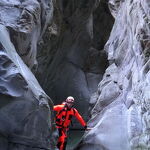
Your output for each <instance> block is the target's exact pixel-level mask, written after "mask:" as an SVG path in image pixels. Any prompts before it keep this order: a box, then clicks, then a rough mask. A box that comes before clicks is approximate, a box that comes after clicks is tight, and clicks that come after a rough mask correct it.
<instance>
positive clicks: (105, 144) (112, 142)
mask: <svg viewBox="0 0 150 150" xmlns="http://www.w3.org/2000/svg"><path fill="white" fill-rule="evenodd" d="M109 8H110V11H111V13H112V15H113V16H114V17H115V24H114V26H113V29H112V32H111V35H110V38H109V40H108V41H107V43H106V45H105V50H106V51H107V52H108V60H109V63H110V65H109V67H108V68H107V69H106V72H105V74H104V76H103V79H102V81H101V82H100V83H99V87H98V90H97V92H96V93H97V96H95V97H98V98H97V102H96V105H95V106H94V108H93V110H92V114H91V116H92V118H91V119H90V121H89V123H88V125H89V126H90V127H93V129H92V130H91V131H89V132H87V133H86V134H85V135H84V137H83V139H82V141H81V143H80V144H79V145H78V146H77V148H76V149H78V150H80V149H81V150H87V149H88V147H92V149H93V150H96V149H98V148H97V145H98V144H99V150H101V149H102V150H103V149H104V150H105V149H106V150H130V149H131V150H148V149H150V139H149V135H150V130H149V129H150V124H149V123H148V122H149V118H150V116H149V115H148V114H150V109H149V102H150V92H149V91H150V86H149V85H150V67H149V64H150V59H149V57H150V55H149V51H150V36H149V35H150V26H149V23H150V21H149V17H150V13H149V8H150V1H148V0H146V1H137V0H126V1H123V0H119V1H118V0H109ZM91 101H92V100H91ZM87 145H88V146H87Z"/></svg>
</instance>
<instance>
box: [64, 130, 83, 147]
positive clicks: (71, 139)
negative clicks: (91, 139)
mask: <svg viewBox="0 0 150 150" xmlns="http://www.w3.org/2000/svg"><path fill="white" fill-rule="evenodd" d="M83 134H84V131H80V130H70V131H69V132H68V142H67V149H66V150H73V148H74V147H75V146H76V145H77V144H78V143H79V142H80V140H81V138H82V136H83Z"/></svg>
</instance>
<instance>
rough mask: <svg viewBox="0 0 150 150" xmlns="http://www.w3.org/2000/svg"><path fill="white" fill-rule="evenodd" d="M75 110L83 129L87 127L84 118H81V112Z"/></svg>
mask: <svg viewBox="0 0 150 150" xmlns="http://www.w3.org/2000/svg"><path fill="white" fill-rule="evenodd" d="M74 110H75V117H76V118H77V119H78V121H79V122H80V123H81V125H82V126H83V127H85V126H86V122H85V121H84V120H83V118H82V117H81V115H80V114H79V112H78V111H77V110H76V109H75V108H74Z"/></svg>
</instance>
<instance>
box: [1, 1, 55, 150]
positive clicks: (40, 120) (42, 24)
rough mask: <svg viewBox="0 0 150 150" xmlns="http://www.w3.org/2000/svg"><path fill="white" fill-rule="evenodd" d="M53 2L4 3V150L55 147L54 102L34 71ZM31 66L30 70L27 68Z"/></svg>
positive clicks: (2, 149)
mask: <svg viewBox="0 0 150 150" xmlns="http://www.w3.org/2000/svg"><path fill="white" fill-rule="evenodd" d="M52 11H53V7H52V3H51V1H46V0H44V1H42V2H41V1H32V0H28V1H19V0H11V1H7V0H2V1H0V99H1V102H0V122H1V123H0V149H1V150H25V149H28V150H33V149H34V150H35V149H36V150H40V149H54V147H52V139H51V133H52V115H51V109H52V102H51V100H50V98H49V97H48V96H47V94H46V93H45V92H44V91H43V89H42V88H41V87H40V85H39V83H38V81H37V80H36V78H35V76H34V75H33V74H32V72H31V71H30V69H29V68H28V66H29V67H30V68H31V69H32V68H33V66H34V65H35V62H36V53H37V51H36V50H37V48H36V46H37V42H38V40H39V39H40V36H42V34H43V32H44V30H45V28H46V27H47V25H48V23H49V22H50V21H51V17H50V16H51V15H52ZM26 64H27V65H28V66H27V65H26Z"/></svg>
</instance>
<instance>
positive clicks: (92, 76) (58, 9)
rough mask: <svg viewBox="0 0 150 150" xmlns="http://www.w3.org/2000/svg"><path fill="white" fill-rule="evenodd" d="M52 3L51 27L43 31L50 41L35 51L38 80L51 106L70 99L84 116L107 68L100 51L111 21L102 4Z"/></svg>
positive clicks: (79, 2) (89, 1) (87, 1)
mask: <svg viewBox="0 0 150 150" xmlns="http://www.w3.org/2000/svg"><path fill="white" fill-rule="evenodd" d="M55 2H56V3H55V5H54V8H55V9H54V20H53V24H52V26H51V27H50V28H49V30H48V31H47V35H48V33H49V34H51V37H49V39H48V36H45V37H44V40H45V41H47V40H49V43H50V44H47V47H48V48H46V47H44V48H43V47H41V49H42V50H41V51H38V52H39V54H38V56H39V57H38V62H39V68H38V79H39V81H41V85H42V86H43V88H44V89H45V90H46V92H47V93H48V94H49V95H50V97H51V98H52V99H53V100H54V101H55V103H61V102H62V101H63V100H65V99H66V97H67V96H69V95H72V96H73V97H74V98H75V100H76V106H77V107H78V108H79V111H80V112H81V113H82V114H84V116H87V109H86V110H84V109H83V106H84V107H85V108H88V105H89V100H90V97H91V95H92V94H93V93H94V92H95V91H96V89H97V85H98V83H99V81H100V80H101V79H102V76H103V74H104V71H105V69H106V66H107V64H108V61H107V55H106V53H105V52H104V51H103V48H104V44H105V43H106V41H107V39H108V37H109V34H110V31H111V28H112V25H113V18H112V16H111V15H110V12H109V9H108V5H106V3H104V2H103V1H102V2H101V3H100V1H98V0H92V1H91V0H86V1H84V0H82V1H79V0H77V1H74V0H62V1H55ZM106 10H107V11H106ZM105 18H106V19H105ZM100 22H101V24H100ZM106 26H107V28H104V27H106ZM47 43H48V42H47ZM45 54H47V55H45ZM43 60H44V62H43ZM42 68H44V70H43V69H42ZM43 72H44V74H43ZM91 103H92V105H93V102H91Z"/></svg>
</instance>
